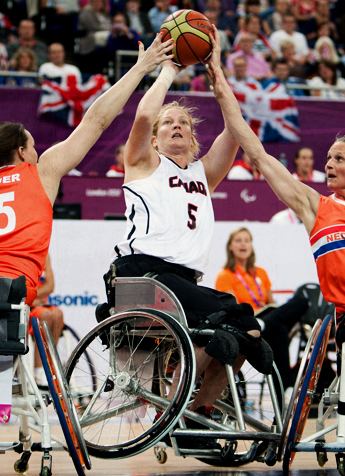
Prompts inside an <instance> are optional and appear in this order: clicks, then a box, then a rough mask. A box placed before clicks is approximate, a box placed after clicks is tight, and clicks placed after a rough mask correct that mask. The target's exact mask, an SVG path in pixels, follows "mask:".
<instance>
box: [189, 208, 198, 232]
mask: <svg viewBox="0 0 345 476" xmlns="http://www.w3.org/2000/svg"><path fill="white" fill-rule="evenodd" d="M197 211H198V207H197V206H196V205H193V203H188V216H189V220H188V222H187V226H188V228H190V229H191V230H195V228H196V215H195V214H196V212H197Z"/></svg>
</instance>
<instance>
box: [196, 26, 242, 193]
mask: <svg viewBox="0 0 345 476" xmlns="http://www.w3.org/2000/svg"><path fill="white" fill-rule="evenodd" d="M213 31H214V40H213V51H212V56H211V59H210V61H209V62H208V71H209V76H210V79H211V83H212V87H213V93H214V95H215V98H216V100H217V102H218V104H219V106H220V108H221V111H222V115H223V119H224V130H223V131H222V132H221V134H220V135H219V136H217V137H216V139H215V141H214V142H213V144H212V146H211V147H210V149H209V151H208V152H207V154H206V155H205V156H204V157H202V159H201V160H202V162H203V163H204V167H205V172H206V177H207V180H208V186H209V188H210V190H211V191H213V190H214V189H215V188H216V187H217V185H218V184H219V183H220V182H221V181H222V180H223V179H224V177H225V176H226V175H227V173H228V172H229V170H230V167H231V165H232V164H233V161H234V159H235V156H236V153H237V150H238V143H237V141H236V140H235V139H234V136H233V134H232V132H231V130H230V129H229V128H228V127H227V124H226V122H225V116H226V114H227V109H228V107H229V100H228V97H229V95H230V93H231V90H230V86H229V83H228V82H227V80H226V78H225V76H224V73H223V70H222V67H221V60H220V51H221V50H220V40H219V34H218V31H217V29H216V28H215V27H214V26H213Z"/></svg>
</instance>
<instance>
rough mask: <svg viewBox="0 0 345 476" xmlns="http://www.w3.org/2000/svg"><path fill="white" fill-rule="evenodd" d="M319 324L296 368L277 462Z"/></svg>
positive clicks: (317, 323)
mask: <svg viewBox="0 0 345 476" xmlns="http://www.w3.org/2000/svg"><path fill="white" fill-rule="evenodd" d="M321 324H322V321H321V319H318V320H317V321H316V322H315V324H314V326H313V328H312V331H311V334H310V337H309V339H308V341H307V343H306V346H305V349H304V352H303V355H302V360H301V363H300V365H299V368H298V373H297V377H296V380H295V385H294V387H293V392H292V395H291V398H290V402H289V405H288V407H287V410H286V413H285V417H284V424H283V430H282V436H281V441H280V445H279V450H278V459H279V461H280V460H281V458H282V455H283V453H284V451H285V447H286V444H287V434H288V430H289V427H290V424H291V419H292V415H293V412H294V409H295V407H296V401H297V399H298V397H299V394H300V391H301V387H302V384H303V378H304V375H305V372H306V367H307V365H308V362H309V359H310V354H311V352H312V350H313V348H314V346H315V341H316V338H317V336H318V333H319V332H320V327H321Z"/></svg>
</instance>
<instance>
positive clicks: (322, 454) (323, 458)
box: [316, 451, 328, 468]
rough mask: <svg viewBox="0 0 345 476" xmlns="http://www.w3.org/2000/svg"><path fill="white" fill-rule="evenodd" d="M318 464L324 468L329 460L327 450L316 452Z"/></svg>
mask: <svg viewBox="0 0 345 476" xmlns="http://www.w3.org/2000/svg"><path fill="white" fill-rule="evenodd" d="M316 459H317V464H318V465H319V466H320V467H321V468H322V467H323V466H325V464H326V463H327V461H328V457H327V453H326V451H317V452H316Z"/></svg>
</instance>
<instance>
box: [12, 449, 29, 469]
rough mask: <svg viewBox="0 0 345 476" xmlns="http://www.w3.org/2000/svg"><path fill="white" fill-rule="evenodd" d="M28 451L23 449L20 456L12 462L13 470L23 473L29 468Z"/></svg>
mask: <svg viewBox="0 0 345 476" xmlns="http://www.w3.org/2000/svg"><path fill="white" fill-rule="evenodd" d="M30 456H31V452H30V451H24V452H23V453H22V454H21V456H20V458H19V459H18V460H17V461H16V462H15V463H14V465H13V467H14V471H15V472H16V473H19V474H23V473H25V472H26V471H27V470H28V469H29V459H30Z"/></svg>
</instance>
